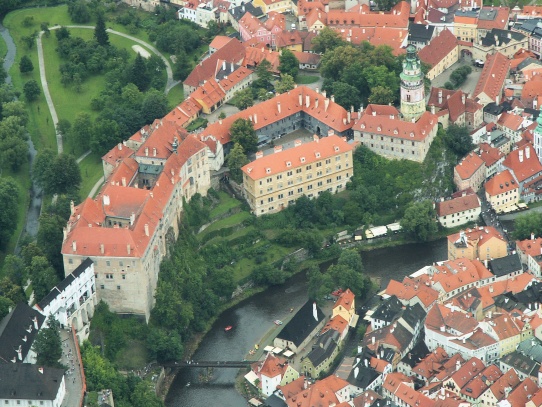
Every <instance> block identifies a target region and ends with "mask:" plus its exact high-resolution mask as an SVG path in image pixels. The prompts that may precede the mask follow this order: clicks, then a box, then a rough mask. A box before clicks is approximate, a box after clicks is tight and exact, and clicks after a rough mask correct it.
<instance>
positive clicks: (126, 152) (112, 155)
mask: <svg viewBox="0 0 542 407" xmlns="http://www.w3.org/2000/svg"><path fill="white" fill-rule="evenodd" d="M133 153H134V150H132V149H131V148H130V147H127V146H126V145H124V144H123V143H119V144H117V145H116V146H115V147H113V148H112V149H111V150H109V152H108V153H107V154H105V155H104V156H103V157H102V161H105V162H106V163H108V164H110V165H112V166H117V165H118V164H119V163H120V162H121V161H122V160H123V159H124V158H127V157H130V156H131V155H132V154H133Z"/></svg>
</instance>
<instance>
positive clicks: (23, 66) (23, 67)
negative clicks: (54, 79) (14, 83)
mask: <svg viewBox="0 0 542 407" xmlns="http://www.w3.org/2000/svg"><path fill="white" fill-rule="evenodd" d="M33 70H34V64H33V63H32V60H31V59H30V58H29V57H28V55H23V56H22V57H21V60H20V61H19V72H21V73H28V72H32V71H33Z"/></svg>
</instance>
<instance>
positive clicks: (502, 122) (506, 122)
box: [497, 112, 523, 131]
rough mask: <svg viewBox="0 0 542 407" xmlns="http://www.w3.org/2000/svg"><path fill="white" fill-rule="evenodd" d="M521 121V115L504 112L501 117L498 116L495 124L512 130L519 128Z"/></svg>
mask: <svg viewBox="0 0 542 407" xmlns="http://www.w3.org/2000/svg"><path fill="white" fill-rule="evenodd" d="M522 123H523V117H522V116H520V115H517V114H513V113H509V112H504V113H503V114H502V115H501V117H499V120H498V121H497V124H498V125H499V126H502V127H506V128H508V129H510V130H512V131H517V130H519V129H520V128H521V124H522Z"/></svg>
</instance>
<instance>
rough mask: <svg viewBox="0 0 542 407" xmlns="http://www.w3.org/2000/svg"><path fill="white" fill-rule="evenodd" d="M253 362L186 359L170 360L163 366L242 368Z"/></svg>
mask: <svg viewBox="0 0 542 407" xmlns="http://www.w3.org/2000/svg"><path fill="white" fill-rule="evenodd" d="M252 363H254V361H253V360H239V361H237V360H235V361H231V360H227V361H222V360H213V361H209V360H185V361H182V362H169V363H164V364H163V366H164V367H212V368H215V367H218V368H234V369H235V368H237V369H239V368H241V367H246V366H250V365H251V364H252Z"/></svg>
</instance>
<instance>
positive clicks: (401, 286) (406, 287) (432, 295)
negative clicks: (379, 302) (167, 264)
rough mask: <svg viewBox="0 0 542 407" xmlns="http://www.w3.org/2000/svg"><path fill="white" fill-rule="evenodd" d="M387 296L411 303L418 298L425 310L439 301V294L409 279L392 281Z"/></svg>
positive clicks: (387, 289) (387, 288)
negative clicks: (393, 296)
mask: <svg viewBox="0 0 542 407" xmlns="http://www.w3.org/2000/svg"><path fill="white" fill-rule="evenodd" d="M386 295H390V296H391V295H395V296H396V297H397V298H399V299H400V300H405V301H410V300H412V299H413V298H414V297H417V298H418V299H419V300H420V301H421V303H422V304H423V305H424V307H425V308H428V307H429V306H431V304H433V303H434V302H435V301H436V300H437V299H438V292H437V291H436V290H434V289H433V288H431V287H427V286H426V285H425V284H418V283H417V282H416V281H414V280H412V279H411V278H409V277H405V278H404V279H403V281H402V282H399V281H395V280H390V282H389V283H388V286H387V287H386Z"/></svg>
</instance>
